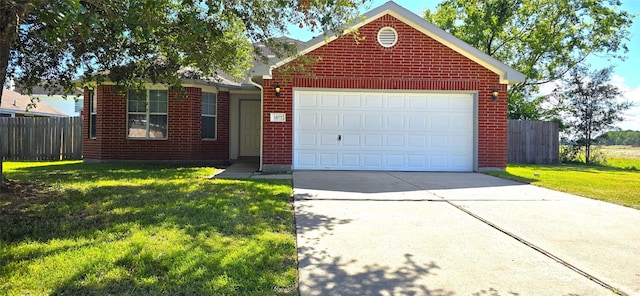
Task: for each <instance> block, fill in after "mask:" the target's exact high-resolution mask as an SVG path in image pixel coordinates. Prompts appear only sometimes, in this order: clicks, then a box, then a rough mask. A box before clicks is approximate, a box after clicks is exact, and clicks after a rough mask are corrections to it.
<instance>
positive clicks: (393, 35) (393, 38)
mask: <svg viewBox="0 0 640 296" xmlns="http://www.w3.org/2000/svg"><path fill="white" fill-rule="evenodd" d="M378 42H379V43H380V45H382V46H384V47H392V46H394V45H396V43H397V42H398V32H396V30H394V29H393V28H391V27H384V28H382V29H380V31H378Z"/></svg>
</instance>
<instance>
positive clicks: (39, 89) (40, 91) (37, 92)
mask: <svg viewBox="0 0 640 296" xmlns="http://www.w3.org/2000/svg"><path fill="white" fill-rule="evenodd" d="M14 90H15V91H16V92H18V93H20V94H23V95H29V91H28V90H27V89H25V88H22V87H21V86H19V85H16V88H15V89H14ZM31 95H32V96H65V95H66V96H70V97H77V96H82V95H83V91H82V88H75V89H74V92H73V93H71V94H67V93H65V92H64V91H62V90H59V89H53V90H50V89H46V88H45V87H43V86H40V85H38V86H34V87H33V88H31Z"/></svg>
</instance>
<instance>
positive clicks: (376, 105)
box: [364, 94, 384, 109]
mask: <svg viewBox="0 0 640 296" xmlns="http://www.w3.org/2000/svg"><path fill="white" fill-rule="evenodd" d="M382 102H383V98H382V95H372V94H365V95H364V107H365V108H367V109H381V108H382V107H383V106H384V105H383V103H382Z"/></svg>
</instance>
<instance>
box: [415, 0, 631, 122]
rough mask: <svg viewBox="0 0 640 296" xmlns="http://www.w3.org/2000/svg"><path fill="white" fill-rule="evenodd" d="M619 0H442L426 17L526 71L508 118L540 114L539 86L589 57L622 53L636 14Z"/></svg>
mask: <svg viewBox="0 0 640 296" xmlns="http://www.w3.org/2000/svg"><path fill="white" fill-rule="evenodd" d="M619 6H620V1H619V0H604V1H593V0H443V1H442V2H441V3H440V4H438V6H437V8H436V10H435V12H432V11H430V10H427V11H426V12H425V19H426V20H427V21H429V22H431V23H433V24H435V25H436V26H438V27H440V28H442V29H443V30H446V31H448V32H449V33H451V34H453V35H454V36H456V37H458V38H460V39H462V40H463V41H465V42H467V43H469V44H470V45H472V46H474V47H476V48H479V49H480V50H482V51H484V52H485V53H486V54H488V55H490V56H492V57H494V58H496V59H498V60H500V61H503V62H505V63H506V64H508V65H510V66H512V67H513V68H515V69H516V70H518V71H520V72H522V73H523V74H525V76H526V80H525V81H524V82H522V83H518V84H515V85H513V86H512V87H510V89H509V117H510V118H511V119H534V120H535V119H538V118H539V117H540V116H541V115H543V114H541V113H540V110H541V105H542V103H543V102H544V99H541V98H532V95H534V94H536V93H537V91H538V89H539V86H540V85H541V84H544V83H547V82H553V81H556V80H558V79H561V78H563V77H565V75H566V74H567V73H569V71H571V70H572V69H573V68H574V67H576V66H577V65H578V64H580V63H581V62H583V61H584V60H585V59H586V58H587V57H588V56H591V55H596V54H603V55H605V56H609V57H612V58H623V57H624V54H626V53H627V47H626V44H625V42H626V41H627V40H629V39H630V32H629V28H630V27H631V24H632V19H633V17H634V16H632V15H630V14H629V13H628V12H626V11H622V10H620V9H619Z"/></svg>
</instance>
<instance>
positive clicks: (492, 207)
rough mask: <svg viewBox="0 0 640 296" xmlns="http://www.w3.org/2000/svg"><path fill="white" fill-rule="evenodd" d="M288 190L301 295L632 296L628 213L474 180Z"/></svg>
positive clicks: (324, 177)
mask: <svg viewBox="0 0 640 296" xmlns="http://www.w3.org/2000/svg"><path fill="white" fill-rule="evenodd" d="M293 183H294V195H295V198H296V202H295V208H296V224H297V231H298V259H299V277H300V283H299V285H300V292H301V294H302V295H372V294H375V295H406V294H411V295H454V294H455V295H512V294H518V295H568V294H573V295H607V294H611V295H613V293H612V292H611V291H610V290H608V289H607V288H605V287H603V286H612V287H614V288H615V289H619V291H620V292H622V293H626V294H628V295H636V294H640V256H638V255H637V254H640V243H638V242H640V229H639V228H638V227H637V225H640V211H636V210H633V209H629V208H625V207H620V206H616V205H611V204H607V203H603V202H598V201H593V200H590V199H585V198H581V197H577V196H573V195H568V194H563V193H559V192H556V191H551V190H546V189H542V188H538V187H535V186H530V185H522V184H520V183H515V182H510V181H506V180H502V179H498V178H494V177H490V176H486V175H482V174H467V173H402V172H394V173H386V172H316V171H301V172H294V175H293ZM465 211H466V212H465ZM472 215H473V216H472ZM474 216H475V217H474ZM481 220H485V221H484V222H483V221H481ZM485 222H486V223H485ZM493 226H495V227H497V228H498V229H500V230H502V231H504V232H501V231H500V230H497V229H496V228H494V227H493ZM509 235H511V236H509ZM514 237H515V238H514ZM545 253H546V255H545ZM588 276H592V277H595V281H594V280H590V279H588V278H587V277H588ZM597 281H600V283H598V282H597Z"/></svg>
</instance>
